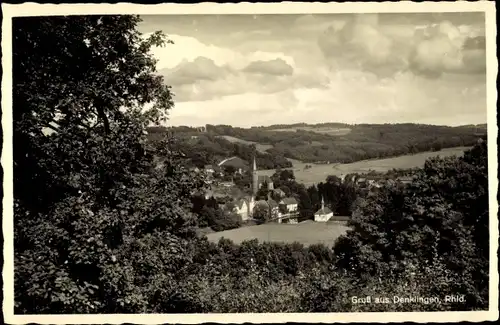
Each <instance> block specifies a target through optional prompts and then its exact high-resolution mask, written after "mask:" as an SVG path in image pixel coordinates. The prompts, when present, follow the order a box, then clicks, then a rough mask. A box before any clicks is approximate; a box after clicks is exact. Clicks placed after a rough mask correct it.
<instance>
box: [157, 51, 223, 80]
mask: <svg viewBox="0 0 500 325" xmlns="http://www.w3.org/2000/svg"><path fill="white" fill-rule="evenodd" d="M159 73H160V74H161V75H163V76H164V77H165V80H166V82H167V83H168V84H170V85H171V86H174V87H175V86H183V85H191V84H194V83H195V82H197V81H200V80H202V81H204V80H205V81H215V80H217V79H221V78H225V76H227V75H228V74H229V73H231V70H230V69H229V68H228V67H220V66H218V65H216V64H215V63H214V61H212V60H211V59H208V58H205V57H197V58H196V59H194V61H187V60H184V61H182V62H181V63H180V64H179V65H178V66H176V67H175V68H173V69H162V70H160V71H159Z"/></svg>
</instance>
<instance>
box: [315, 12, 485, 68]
mask: <svg viewBox="0 0 500 325" xmlns="http://www.w3.org/2000/svg"><path fill="white" fill-rule="evenodd" d="M474 33H477V30H474V29H472V28H470V27H467V26H462V25H461V26H455V25H454V24H452V23H451V22H449V21H443V22H440V23H439V24H432V25H430V26H423V28H422V27H415V25H409V24H406V25H405V24H399V25H382V24H381V23H379V16H378V15H377V14H360V15H356V16H354V18H352V19H351V20H349V21H348V22H347V23H346V24H345V25H344V26H341V27H339V26H337V27H333V26H330V27H329V28H328V29H327V30H325V32H324V33H323V34H322V35H320V36H319V38H318V46H319V47H320V49H321V50H322V52H323V54H324V56H325V58H327V59H328V60H330V63H331V65H332V66H333V67H336V68H338V67H339V66H350V67H359V68H361V69H364V70H366V71H371V72H374V73H375V74H377V75H379V76H392V75H394V74H395V73H397V72H399V71H404V70H406V69H410V70H411V71H413V72H414V73H417V74H421V75H425V76H428V77H438V76H440V75H441V74H442V73H444V72H447V73H483V72H484V65H485V62H486V56H485V55H486V54H485V51H484V49H481V48H474V49H470V48H469V46H467V47H466V46H464V45H465V44H466V42H470V41H468V40H469V39H470V38H471V37H476V36H475V35H474ZM479 43H480V42H479Z"/></svg>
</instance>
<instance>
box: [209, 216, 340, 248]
mask: <svg viewBox="0 0 500 325" xmlns="http://www.w3.org/2000/svg"><path fill="white" fill-rule="evenodd" d="M348 229H349V228H347V227H346V226H343V225H340V224H335V223H330V222H326V223H322V222H314V221H312V220H308V221H304V222H301V223H299V224H295V225H294V224H277V223H268V224H263V225H258V226H248V227H241V228H237V229H232V230H226V231H221V232H215V233H210V234H207V238H208V240H210V241H212V242H218V241H219V239H220V238H222V237H224V238H227V239H230V240H232V241H233V242H234V243H236V244H240V243H241V242H243V241H245V240H251V239H257V240H259V242H282V243H293V242H299V243H301V244H303V245H304V246H309V245H312V244H325V245H327V246H332V245H333V244H334V242H335V240H336V239H337V238H338V237H340V236H341V235H343V234H345V232H346V231H347V230H348Z"/></svg>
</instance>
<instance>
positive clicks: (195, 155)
mask: <svg viewBox="0 0 500 325" xmlns="http://www.w3.org/2000/svg"><path fill="white" fill-rule="evenodd" d="M147 130H148V140H149V141H151V142H156V141H161V140H162V139H163V138H164V137H166V136H168V134H169V133H168V131H167V130H168V129H166V128H165V127H161V128H160V127H156V128H153V127H150V128H148V129H147ZM172 132H173V133H174V134H175V139H176V141H175V147H176V149H177V150H179V151H182V153H183V154H185V155H186V157H187V158H189V162H188V163H189V164H190V165H192V166H196V167H198V168H202V167H203V166H205V165H209V164H214V165H215V164H218V163H219V162H220V161H222V160H224V159H225V158H229V157H232V156H238V157H240V158H242V159H243V160H245V161H247V162H248V166H250V165H251V163H252V161H253V158H254V156H255V159H256V162H257V165H258V166H259V169H277V168H288V167H292V163H291V162H290V161H289V160H287V159H286V158H285V157H284V156H283V155H281V154H276V155H274V154H272V153H263V152H260V151H257V150H256V147H255V145H247V144H242V143H233V142H230V141H228V140H226V139H224V138H221V137H217V136H215V135H213V134H210V133H199V132H197V131H195V130H193V128H188V127H185V128H173V131H172Z"/></svg>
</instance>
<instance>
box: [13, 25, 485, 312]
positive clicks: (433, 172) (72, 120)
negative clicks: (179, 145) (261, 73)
mask: <svg viewBox="0 0 500 325" xmlns="http://www.w3.org/2000/svg"><path fill="white" fill-rule="evenodd" d="M138 22H139V18H138V17H135V16H126V15H123V16H71V17H68V16H66V17H23V18H15V19H14V20H13V40H14V42H13V86H14V91H13V119H14V121H13V122H14V129H13V133H14V175H13V176H14V226H15V228H14V265H15V274H14V302H15V313H16V314H33V313H38V314H61V313H84V314H85V313H93V314H95V313H193V312H327V311H329V312H341V311H344V312H346V311H353V312H354V311H423V310H485V309H487V308H488V280H489V278H488V276H489V274H488V270H489V267H488V263H489V255H488V251H489V241H488V238H489V236H488V235H489V232H488V231H489V229H488V216H489V214H488V211H489V210H488V171H487V170H488V168H487V167H488V166H487V146H486V143H485V142H483V143H480V144H477V145H476V146H475V147H474V148H473V149H472V150H469V151H467V152H466V153H465V155H464V156H463V157H460V158H457V157H450V158H445V159H438V158H433V159H429V160H428V161H427V163H426V164H425V167H424V168H423V169H421V170H419V171H418V173H417V180H416V182H415V183H414V184H413V185H411V186H408V187H404V188H399V187H395V186H394V187H387V188H385V189H382V190H380V191H378V192H376V193H375V194H374V195H372V196H368V197H367V198H366V201H365V204H360V205H359V206H358V208H357V211H355V213H354V215H353V218H352V220H351V221H350V227H351V228H352V229H353V230H352V231H350V232H348V233H347V234H346V235H345V236H343V237H341V238H340V239H339V240H338V242H336V243H332V245H331V247H327V246H323V245H313V246H310V247H307V248H306V247H303V246H302V245H300V244H288V245H285V244H269V243H258V242H256V241H247V242H244V243H242V244H241V245H235V244H234V243H231V242H228V241H225V240H222V241H220V242H219V243H218V244H213V243H209V242H208V241H207V239H206V237H203V236H200V235H199V234H198V233H197V232H196V229H197V227H198V224H199V223H200V222H202V220H200V218H199V217H198V214H196V213H193V211H192V208H193V202H192V195H193V194H194V193H198V192H199V191H203V190H204V187H205V186H206V185H205V180H204V179H203V178H202V176H200V175H198V174H196V173H193V172H191V171H190V170H189V168H187V167H186V164H187V158H186V156H185V154H183V153H181V152H178V150H177V149H176V147H175V143H174V142H175V141H173V140H172V139H170V138H168V137H167V138H164V139H162V140H161V141H155V142H151V141H148V139H147V136H146V135H145V130H146V127H147V126H149V125H151V124H152V123H153V124H154V123H156V124H159V123H161V120H162V119H163V118H164V116H165V115H166V113H167V112H168V111H169V110H170V109H171V108H172V106H173V101H172V97H171V92H170V88H169V87H168V86H166V85H165V84H164V81H163V80H162V78H161V77H159V76H157V74H156V73H155V60H154V59H153V57H151V56H150V55H149V54H148V53H149V49H150V48H151V46H155V45H162V44H165V43H166V39H165V37H164V36H163V35H161V34H160V33H156V34H153V35H152V36H150V37H149V38H148V39H143V38H142V37H141V35H140V34H139V33H138V32H137V30H136V26H137V23H138ZM103 26H105V27H106V28H103ZM42 45H43V46H44V50H43V51H41V50H40V49H39V46H42ZM171 46H175V45H171ZM145 103H154V105H152V106H151V109H150V110H148V111H145V110H144V107H143V106H144V105H143V104H145ZM124 107H125V108H127V109H123V108H124ZM47 128H51V129H52V131H53V132H51V133H49V132H46V129H47ZM155 156H162V157H164V158H165V159H164V164H163V165H162V166H161V167H159V166H158V165H157V163H156V161H155V159H154V158H155ZM285 176H286V175H285ZM288 176H290V175H288ZM288 176H287V177H283V178H281V175H280V179H279V180H280V181H282V182H283V184H284V185H286V186H289V187H290V190H291V191H293V189H292V188H293V187H294V186H295V184H293V183H292V182H291V177H288ZM429 279H431V281H429ZM400 292H413V294H414V295H419V296H429V295H435V294H436V293H443V294H448V293H449V294H463V295H464V296H465V298H466V302H465V303H462V304H451V303H444V302H443V303H442V304H440V305H436V304H431V305H426V304H371V305H358V304H353V303H352V301H351V299H350V297H351V296H354V295H356V296H362V295H372V296H375V295H377V294H379V295H386V296H392V295H394V293H400Z"/></svg>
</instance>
